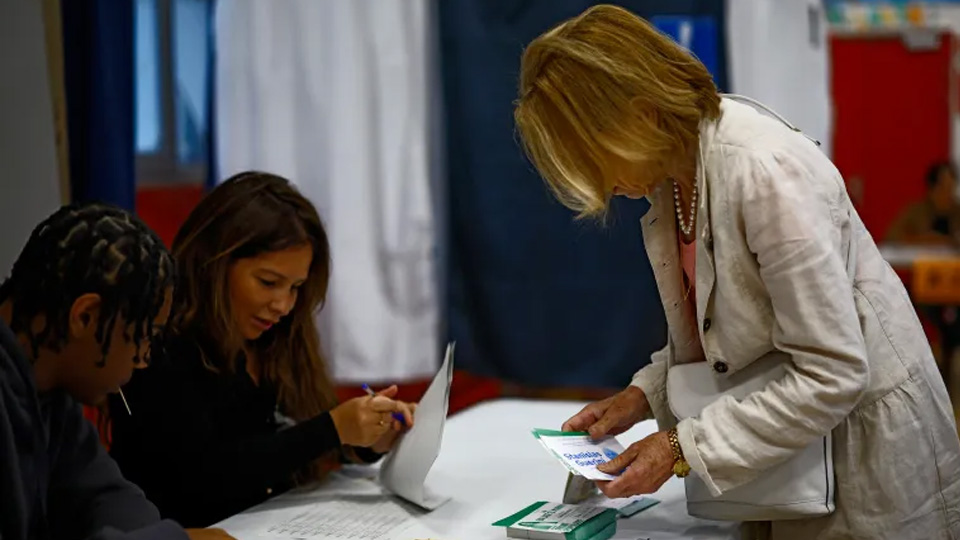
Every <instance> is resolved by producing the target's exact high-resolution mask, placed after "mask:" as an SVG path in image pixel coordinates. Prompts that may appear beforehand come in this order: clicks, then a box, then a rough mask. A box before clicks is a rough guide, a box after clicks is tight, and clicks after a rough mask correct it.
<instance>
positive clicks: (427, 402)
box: [380, 343, 453, 510]
mask: <svg viewBox="0 0 960 540" xmlns="http://www.w3.org/2000/svg"><path fill="white" fill-rule="evenodd" d="M452 380H453V344H452V343H451V344H450V345H448V346H447V353H446V355H445V356H444V359H443V365H442V366H440V371H439V372H437V376H436V377H434V379H433V382H431V383H430V387H429V388H427V392H426V393H425V394H424V395H423V398H422V399H421V400H420V404H419V405H418V406H417V411H416V425H414V426H413V428H411V429H410V431H408V432H407V433H405V434H403V436H402V437H401V438H400V440H399V441H397V443H396V445H395V446H394V449H393V451H392V452H390V453H389V454H388V455H387V457H386V459H384V461H383V465H382V466H381V468H380V483H381V484H383V487H385V488H387V489H388V490H390V491H391V492H393V493H394V494H396V495H399V496H400V497H403V498H404V499H406V500H408V501H410V502H412V503H414V504H416V505H418V506H421V507H423V508H426V509H428V510H433V509H434V508H437V507H439V506H440V505H441V504H443V503H444V502H446V501H447V500H448V499H447V498H445V497H435V496H433V495H431V494H430V493H429V492H428V491H427V489H426V487H425V486H424V481H425V480H426V478H427V473H429V472H430V467H432V466H433V462H434V461H435V460H436V459H437V455H438V454H439V453H440V443H441V441H442V440H443V424H444V422H445V421H446V418H447V406H448V405H449V401H450V383H451V381H452Z"/></svg>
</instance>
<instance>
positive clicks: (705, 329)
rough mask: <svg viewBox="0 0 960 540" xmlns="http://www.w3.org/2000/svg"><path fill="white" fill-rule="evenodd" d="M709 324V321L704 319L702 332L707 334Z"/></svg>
mask: <svg viewBox="0 0 960 540" xmlns="http://www.w3.org/2000/svg"><path fill="white" fill-rule="evenodd" d="M710 324H711V322H710V319H704V320H703V331H704V332H707V331H709V330H710Z"/></svg>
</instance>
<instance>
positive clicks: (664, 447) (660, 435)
mask: <svg viewBox="0 0 960 540" xmlns="http://www.w3.org/2000/svg"><path fill="white" fill-rule="evenodd" d="M673 464H674V459H673V449H671V448H670V439H669V438H668V437H667V432H666V431H658V432H657V433H654V434H653V435H650V436H648V437H647V438H645V439H643V440H640V441H637V442H635V443H633V444H631V445H630V446H629V447H628V448H627V449H626V450H624V451H623V453H622V454H620V455H619V456H617V457H616V458H614V459H613V460H611V461H609V462H607V463H604V464H602V465H597V470H599V471H600V472H604V473H607V474H617V473H618V472H619V471H623V472H622V473H621V474H620V476H619V477H618V478H617V479H616V480H610V481H602V482H597V487H599V488H600V491H602V492H603V494H604V495H606V496H607V497H610V498H611V499H613V498H617V497H632V496H633V495H645V494H648V493H654V492H656V491H657V490H658V489H660V486H662V485H663V484H664V482H666V481H667V480H669V479H670V476H672V475H673Z"/></svg>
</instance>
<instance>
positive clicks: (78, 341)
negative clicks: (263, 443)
mask: <svg viewBox="0 0 960 540" xmlns="http://www.w3.org/2000/svg"><path fill="white" fill-rule="evenodd" d="M173 287H174V265H173V261H172V259H171V257H170V253H169V252H168V251H167V249H166V248H165V247H164V246H163V243H162V242H161V241H160V239H159V238H158V237H157V236H156V235H155V234H153V232H151V231H150V229H148V228H147V226H146V225H144V224H143V223H141V222H140V220H138V219H137V218H135V217H134V216H132V215H130V214H129V213H128V212H126V211H124V210H121V209H119V208H115V207H112V206H108V205H103V204H97V203H89V204H75V205H70V206H65V207H63V208H61V209H60V210H58V211H57V212H55V213H54V214H53V215H52V216H50V217H49V218H47V219H46V220H45V221H43V222H42V223H40V224H39V225H38V226H37V227H36V228H35V229H34V230H33V233H31V235H30V238H29V239H28V240H27V244H26V246H24V248H23V251H22V252H21V254H20V256H19V257H18V258H17V260H16V262H15V263H14V265H13V270H12V272H11V274H10V277H9V278H8V279H6V280H4V281H3V282H2V283H0V538H3V539H4V540H47V539H50V540H54V539H56V540H69V539H77V540H79V539H88V540H107V539H116V540H120V539H127V540H134V539H139V540H148V539H149V540H173V539H180V538H188V537H189V538H192V539H194V540H200V539H215V538H230V537H229V536H228V535H226V533H224V532H223V531H219V530H192V531H184V530H183V529H182V528H181V527H180V526H179V525H177V524H176V523H174V522H173V521H161V520H160V513H159V512H158V511H157V508H156V507H155V506H154V505H153V504H151V503H150V501H148V500H147V498H146V497H144V494H143V492H142V491H141V490H140V489H138V488H137V486H135V485H133V484H131V483H130V482H129V481H127V480H125V479H124V477H123V476H122V475H121V474H120V470H119V469H118V468H117V464H116V463H114V461H113V460H112V459H110V456H108V455H107V453H106V450H104V448H103V446H102V445H101V444H100V437H99V436H98V434H97V431H96V429H95V428H94V426H93V425H92V424H91V423H90V422H89V421H88V420H87V419H86V418H85V417H84V416H83V411H82V408H81V406H80V403H83V404H85V405H91V406H94V405H98V404H100V403H101V402H103V401H104V400H105V399H106V398H107V394H109V393H114V392H117V391H119V388H120V387H121V386H122V385H123V384H124V383H125V382H126V381H127V380H129V379H130V376H131V375H132V373H133V371H134V370H135V369H140V368H144V367H146V366H147V361H148V359H149V357H150V352H151V351H150V343H151V337H152V336H153V335H154V334H155V333H158V332H160V331H161V330H162V329H163V328H164V326H165V325H166V324H167V321H168V318H169V315H170V307H171V304H172V296H173Z"/></svg>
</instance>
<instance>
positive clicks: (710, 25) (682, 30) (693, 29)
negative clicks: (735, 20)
mask: <svg viewBox="0 0 960 540" xmlns="http://www.w3.org/2000/svg"><path fill="white" fill-rule="evenodd" d="M650 22H651V23H653V25H654V26H656V27H657V29H658V30H660V31H661V32H663V33H664V34H666V35H668V36H670V37H672V38H673V39H674V40H675V41H676V42H677V43H679V44H680V45H681V46H682V47H684V48H685V49H687V50H688V51H690V52H692V53H693V54H694V55H696V57H697V58H699V59H700V61H701V62H703V65H704V66H706V67H707V69H708V70H709V71H710V74H711V75H713V76H714V77H716V76H717V69H718V68H719V66H720V43H719V39H720V38H719V35H718V34H717V23H716V21H715V20H714V19H713V17H685V16H679V15H656V16H654V17H651V18H650Z"/></svg>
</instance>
